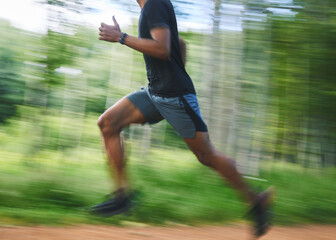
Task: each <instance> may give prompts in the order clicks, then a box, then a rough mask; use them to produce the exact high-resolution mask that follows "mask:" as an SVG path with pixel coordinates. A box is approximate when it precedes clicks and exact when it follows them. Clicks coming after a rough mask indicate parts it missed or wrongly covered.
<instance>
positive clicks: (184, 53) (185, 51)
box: [179, 38, 187, 66]
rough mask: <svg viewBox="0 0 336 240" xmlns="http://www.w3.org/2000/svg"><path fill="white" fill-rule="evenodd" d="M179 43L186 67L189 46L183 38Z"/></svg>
mask: <svg viewBox="0 0 336 240" xmlns="http://www.w3.org/2000/svg"><path fill="white" fill-rule="evenodd" d="M179 43H180V47H181V53H182V61H183V65H184V66H185V65H186V62H187V45H186V43H185V41H184V40H183V39H182V38H179Z"/></svg>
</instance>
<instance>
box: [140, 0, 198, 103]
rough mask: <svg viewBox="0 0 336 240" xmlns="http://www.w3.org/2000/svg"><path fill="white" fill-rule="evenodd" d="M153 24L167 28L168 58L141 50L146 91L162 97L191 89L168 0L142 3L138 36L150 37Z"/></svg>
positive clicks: (178, 94)
mask: <svg viewBox="0 0 336 240" xmlns="http://www.w3.org/2000/svg"><path fill="white" fill-rule="evenodd" d="M156 27H166V28H169V29H170V34H171V46H170V58H169V60H161V59H159V58H155V57H151V56H148V55H146V54H144V59H145V62H146V69H147V77H148V81H149V84H148V88H149V91H150V92H151V93H152V94H154V95H158V96H163V97H178V96H182V95H185V94H189V93H195V89H194V85H193V83H192V81H191V79H190V77H189V75H188V73H187V72H186V70H185V68H184V65H183V61H182V55H181V48H180V44H179V37H178V31H177V23H176V17H175V12H174V8H173V5H172V4H171V2H170V0H147V2H146V4H145V6H144V7H143V9H142V11H141V15H140V19H139V37H140V38H148V39H152V37H151V34H150V31H151V30H152V29H153V28H156Z"/></svg>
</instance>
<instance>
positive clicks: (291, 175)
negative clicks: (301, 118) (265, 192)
mask: <svg viewBox="0 0 336 240" xmlns="http://www.w3.org/2000/svg"><path fill="white" fill-rule="evenodd" d="M83 151H84V152H83ZM132 151H133V153H134V152H135V151H136V147H135V149H133V150H132ZM84 153H85V154H84ZM1 154H2V156H6V157H8V159H20V158H19V155H18V153H11V152H8V151H6V152H1ZM11 155H13V156H11ZM42 156H44V158H45V161H42V159H43V158H42ZM136 156H137V155H136V154H132V156H131V159H129V160H130V161H129V172H130V176H131V179H130V180H131V182H132V183H133V186H134V188H136V189H138V190H139V191H140V197H139V206H138V207H136V208H135V210H134V211H133V212H132V214H131V215H130V216H124V215H121V216H115V217H113V218H98V217H95V216H91V215H89V214H87V212H86V210H85V209H86V208H87V207H88V206H90V205H92V204H95V203H98V202H100V201H101V200H102V199H103V197H104V195H105V194H106V193H108V192H109V191H110V187H111V186H110V184H109V182H108V173H107V171H106V166H105V163H104V162H103V157H102V154H101V153H100V150H92V149H81V150H80V151H79V150H78V151H72V152H70V153H68V154H62V155H60V154H59V153H57V154H56V153H53V152H49V153H47V152H46V153H41V154H40V155H39V156H37V157H36V159H37V160H36V162H34V164H30V165H27V164H23V163H22V162H20V161H17V162H14V163H13V162H11V161H6V160H5V161H1V162H0V169H1V170H0V224H1V225H8V224H9V225H39V224H44V225H68V224H114V225H120V224H123V223H124V222H142V223H147V224H166V223H171V222H174V223H182V224H191V225H193V224H196V225H197V224H225V223H230V222H232V221H235V222H240V221H245V219H244V214H245V210H246V209H245V207H244V205H243V204H241V201H240V200H239V198H238V197H237V194H236V192H234V191H233V190H232V189H231V188H229V187H228V186H226V184H225V182H223V181H222V180H221V178H220V177H219V176H217V174H215V173H214V172H212V171H211V170H210V169H207V168H205V167H203V166H201V165H200V164H199V163H198V162H197V161H196V160H195V159H194V157H193V156H192V154H190V153H189V152H188V151H185V150H178V149H155V148H154V149H152V150H151V152H150V153H149V154H148V155H147V157H146V158H139V157H136ZM174 156H179V158H176V157H174ZM60 159H61V160H60ZM73 159H80V161H73ZM264 166H265V168H264V169H263V170H262V171H261V176H260V177H261V178H263V179H267V182H258V181H254V180H248V181H249V183H250V184H251V185H253V186H254V187H258V188H261V189H263V188H265V187H267V186H268V185H274V186H275V187H276V189H277V200H276V205H275V208H274V212H275V218H274V220H275V224H282V225H293V224H302V223H319V224H320V223H322V224H335V223H336V209H335V207H334V206H335V203H336V191H335V190H336V188H335V184H334V183H335V180H336V177H335V176H336V174H335V173H336V172H335V169H320V170H316V169H315V170H308V169H303V168H301V167H299V166H296V165H292V164H288V163H287V164H264Z"/></svg>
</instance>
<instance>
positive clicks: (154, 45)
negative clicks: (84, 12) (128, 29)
mask: <svg viewBox="0 0 336 240" xmlns="http://www.w3.org/2000/svg"><path fill="white" fill-rule="evenodd" d="M112 19H113V22H114V26H113V25H107V24H105V23H102V24H101V27H100V28H99V30H100V33H99V35H100V37H99V39H100V40H104V41H108V42H118V41H119V38H120V37H121V36H122V32H121V31H120V27H119V24H118V23H117V21H116V19H115V18H114V16H113V18H112ZM150 33H151V36H152V38H153V39H145V38H137V37H133V36H129V35H127V36H126V37H125V40H124V43H125V45H126V46H128V47H130V48H133V49H134V50H137V51H139V52H141V53H144V54H147V55H149V56H152V57H156V58H160V59H162V60H168V59H169V57H170V30H169V29H168V28H164V27H158V28H153V29H152V30H151V32H150Z"/></svg>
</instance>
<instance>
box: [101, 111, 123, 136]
mask: <svg viewBox="0 0 336 240" xmlns="http://www.w3.org/2000/svg"><path fill="white" fill-rule="evenodd" d="M120 122H121V121H120V120H118V117H117V116H116V114H114V113H113V112H110V113H109V114H106V113H104V114H102V115H101V116H100V117H99V118H98V122H97V124H98V126H99V128H100V131H101V132H102V134H103V135H113V134H119V133H120V131H121V130H122V126H121V124H120Z"/></svg>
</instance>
